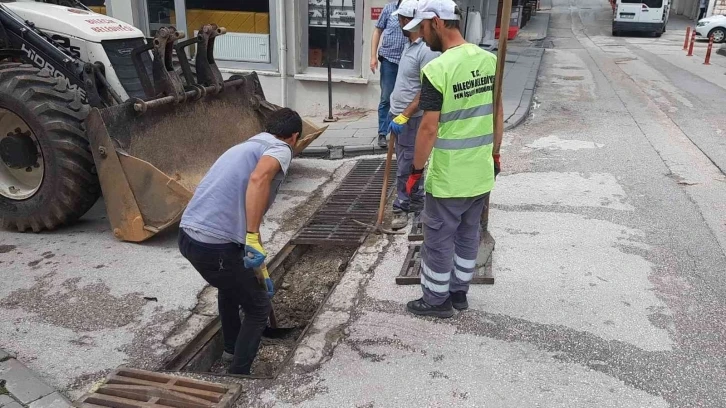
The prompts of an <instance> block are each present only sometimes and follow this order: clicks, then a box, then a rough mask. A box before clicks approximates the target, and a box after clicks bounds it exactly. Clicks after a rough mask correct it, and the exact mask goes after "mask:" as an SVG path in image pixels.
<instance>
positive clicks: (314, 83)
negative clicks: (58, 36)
mask: <svg viewBox="0 0 726 408" xmlns="http://www.w3.org/2000/svg"><path fill="white" fill-rule="evenodd" d="M84 3H85V4H86V5H87V6H89V7H91V8H92V9H94V10H95V11H97V12H100V13H103V14H106V15H109V16H111V17H114V18H118V19H120V20H123V21H125V22H127V23H129V24H133V25H134V26H136V27H138V28H139V29H141V30H142V31H143V32H144V33H145V34H146V35H147V36H152V35H153V34H154V32H155V31H156V30H157V29H158V28H159V27H162V26H166V25H173V26H175V27H176V28H177V30H185V31H186V33H187V37H190V36H192V35H194V32H195V30H198V29H199V27H201V25H202V24H204V23H212V22H214V23H217V24H218V25H220V26H223V27H225V28H226V29H227V34H226V35H225V36H223V37H221V38H219V39H218V40H217V42H216V43H215V56H216V58H217V63H218V65H219V67H220V70H221V71H222V73H223V75H224V76H225V78H227V77H229V76H231V75H233V74H238V73H244V72H249V71H252V70H254V71H256V72H257V73H258V75H259V76H260V81H261V82H262V86H263V89H264V91H265V94H266V97H267V99H268V100H269V101H270V102H273V103H275V104H278V105H283V106H289V107H291V108H293V109H296V110H298V111H299V112H301V114H303V115H306V116H321V117H322V116H326V115H327V111H328V87H327V66H326V61H327V59H328V58H330V60H331V65H332V80H333V86H332V88H333V109H334V111H340V110H346V109H350V108H364V109H375V108H376V107H377V105H378V101H379V98H380V85H379V84H380V83H379V74H378V72H376V73H372V72H371V70H370V68H369V63H370V55H371V49H370V38H371V35H372V33H373V29H374V28H375V24H376V21H377V18H378V15H379V14H380V11H381V8H382V7H383V6H384V5H385V4H386V3H387V0H369V1H365V2H364V1H362V0H330V8H331V13H330V22H331V30H332V34H331V38H330V40H331V50H330V55H328V52H327V49H326V18H325V17H326V14H325V10H326V0H245V1H239V0H85V1H84ZM496 7H497V3H496V2H495V1H494V0H467V1H464V2H463V3H462V8H465V9H466V10H467V12H468V13H470V14H468V15H467V18H468V16H469V15H471V16H475V18H477V19H479V20H480V21H481V22H482V23H483V26H484V27H485V30H484V31H483V33H482V34H481V35H480V36H479V37H477V38H476V40H477V41H479V42H480V43H481V42H483V41H484V42H485V41H486V40H487V39H493V37H494V34H493V30H494V25H495V24H496V13H497V8H496ZM492 9H493V13H494V14H493V16H492V13H491V10H492ZM482 10H486V12H482ZM471 24H473V21H470V22H467V26H468V27H471ZM486 27H488V29H487V28H486Z"/></svg>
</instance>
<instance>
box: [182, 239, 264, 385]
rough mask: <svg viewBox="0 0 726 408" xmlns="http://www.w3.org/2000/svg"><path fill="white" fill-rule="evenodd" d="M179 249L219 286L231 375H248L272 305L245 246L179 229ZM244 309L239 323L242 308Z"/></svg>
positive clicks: (224, 335)
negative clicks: (246, 258)
mask: <svg viewBox="0 0 726 408" xmlns="http://www.w3.org/2000/svg"><path fill="white" fill-rule="evenodd" d="M179 251H180V252H181V254H182V255H183V256H184V258H186V259H187V260H188V261H189V262H190V263H191V264H192V266H194V269H196V270H197V272H199V274H201V275H202V277H203V278H204V280H206V281H207V282H208V283H209V284H210V285H212V286H214V287H215V288H217V305H218V307H219V317H220V319H221V320H222V335H223V337H224V351H226V352H228V353H233V354H234V360H233V361H232V365H231V366H230V367H229V372H230V373H231V374H249V373H250V367H252V362H253V361H254V359H255V357H256V356H257V350H258V349H259V347H260V340H261V339H262V332H263V331H264V330H265V327H267V318H268V316H269V315H270V309H271V308H272V305H271V303H270V299H269V298H268V297H267V292H266V291H265V290H263V289H262V287H261V286H260V283H259V281H258V280H257V276H256V275H255V272H254V270H252V269H249V268H245V267H244V261H243V259H242V258H243V257H244V247H243V246H240V245H237V244H233V243H229V244H205V243H203V242H199V241H195V240H193V239H191V238H190V237H189V236H188V235H187V234H186V233H185V232H184V230H182V229H181V228H180V229H179ZM240 306H241V307H242V310H243V311H244V320H243V321H241V322H240V316H239V308H240Z"/></svg>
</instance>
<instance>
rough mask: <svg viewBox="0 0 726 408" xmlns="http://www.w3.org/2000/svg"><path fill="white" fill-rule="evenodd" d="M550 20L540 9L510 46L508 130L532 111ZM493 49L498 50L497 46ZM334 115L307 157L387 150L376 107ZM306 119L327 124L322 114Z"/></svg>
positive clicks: (506, 78)
mask: <svg viewBox="0 0 726 408" xmlns="http://www.w3.org/2000/svg"><path fill="white" fill-rule="evenodd" d="M549 20H550V15H549V12H542V11H540V12H538V13H537V15H535V16H533V17H532V19H531V20H530V21H529V22H528V24H527V25H526V26H525V27H524V29H522V30H521V31H520V32H519V34H518V37H517V38H516V39H514V40H513V41H511V42H510V43H509V45H508V46H507V60H506V63H505V66H504V87H503V89H502V94H503V100H504V130H505V131H506V130H510V129H512V128H514V127H516V126H518V125H519V124H521V123H522V122H524V120H525V119H526V118H527V116H528V115H529V110H530V108H531V106H532V101H533V98H534V89H535V86H536V82H537V74H538V73H539V67H540V64H541V62H542V55H543V54H544V49H543V48H540V47H539V44H538V41H541V40H542V39H544V38H545V37H546V36H547V28H548V26H549ZM492 52H494V53H496V49H494V50H493V51H492ZM334 116H337V117H338V121H337V122H333V123H328V124H327V125H328V126H329V127H328V129H327V130H326V131H325V133H323V134H322V136H320V137H319V138H318V139H317V140H315V142H313V143H312V144H311V145H310V147H308V148H307V149H305V151H303V156H304V157H319V158H330V159H340V158H343V157H353V156H361V155H367V154H377V153H384V152H385V149H382V148H380V147H378V115H377V112H376V111H360V110H353V111H341V112H334ZM306 119H308V120H310V121H311V122H313V123H316V124H317V125H319V126H325V125H326V123H323V119H322V118H319V117H314V118H310V117H309V118H306Z"/></svg>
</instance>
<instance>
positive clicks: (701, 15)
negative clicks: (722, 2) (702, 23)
mask: <svg viewBox="0 0 726 408" xmlns="http://www.w3.org/2000/svg"><path fill="white" fill-rule="evenodd" d="M704 17H706V7H701V11H700V12H699V13H698V18H697V19H696V21H698V20H700V19H702V18H704Z"/></svg>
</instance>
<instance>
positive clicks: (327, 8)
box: [323, 0, 338, 122]
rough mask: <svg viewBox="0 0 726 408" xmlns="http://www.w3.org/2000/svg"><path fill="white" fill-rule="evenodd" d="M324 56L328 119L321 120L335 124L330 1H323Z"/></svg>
mask: <svg viewBox="0 0 726 408" xmlns="http://www.w3.org/2000/svg"><path fill="white" fill-rule="evenodd" d="M325 20H326V21H325V25H326V30H325V34H326V35H325V37H326V38H325V55H326V58H325V59H326V60H327V65H328V117H326V118H325V119H323V122H335V121H337V120H338V118H334V117H333V69H332V67H331V65H330V57H331V55H332V54H331V52H330V36H331V35H332V30H331V29H330V0H325Z"/></svg>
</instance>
